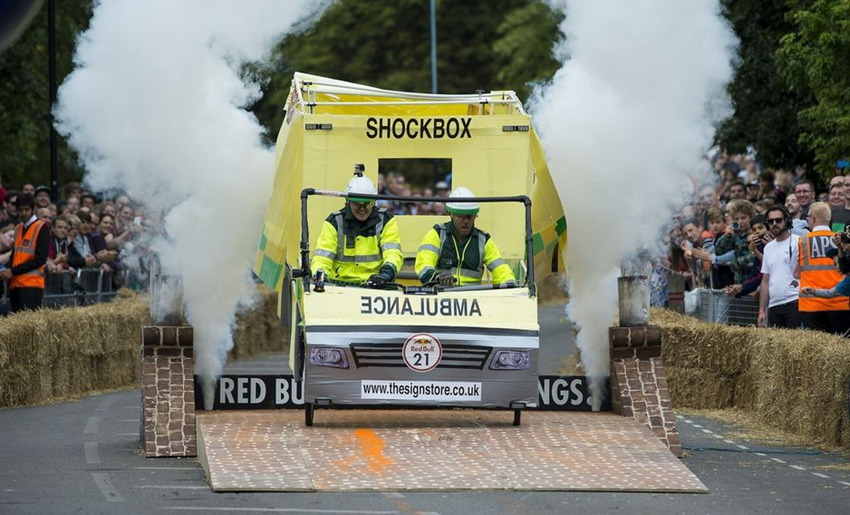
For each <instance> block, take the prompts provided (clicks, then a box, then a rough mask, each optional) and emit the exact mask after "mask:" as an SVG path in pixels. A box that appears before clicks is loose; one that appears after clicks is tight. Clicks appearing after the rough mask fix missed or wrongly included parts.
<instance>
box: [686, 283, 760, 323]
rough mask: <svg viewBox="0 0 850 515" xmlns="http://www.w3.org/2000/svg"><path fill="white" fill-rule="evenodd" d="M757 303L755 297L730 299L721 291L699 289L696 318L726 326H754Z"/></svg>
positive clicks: (756, 315)
mask: <svg viewBox="0 0 850 515" xmlns="http://www.w3.org/2000/svg"><path fill="white" fill-rule="evenodd" d="M758 315H759V302H758V299H757V298H755V297H750V296H748V295H747V296H744V297H737V298H736V297H730V296H729V295H726V294H725V293H723V290H713V289H711V288H701V289H700V290H699V307H698V309H697V312H696V316H697V318H699V319H700V320H705V321H706V322H716V323H718V324H726V325H743V326H747V325H756V322H757V321H758Z"/></svg>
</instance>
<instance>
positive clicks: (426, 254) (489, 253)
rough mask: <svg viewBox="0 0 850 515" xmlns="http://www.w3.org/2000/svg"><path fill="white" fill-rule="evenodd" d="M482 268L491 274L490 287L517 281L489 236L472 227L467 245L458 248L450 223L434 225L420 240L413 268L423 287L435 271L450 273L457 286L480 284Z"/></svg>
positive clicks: (482, 274)
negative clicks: (491, 283) (491, 282)
mask: <svg viewBox="0 0 850 515" xmlns="http://www.w3.org/2000/svg"><path fill="white" fill-rule="evenodd" d="M485 266H486V267H487V269H488V270H489V271H490V275H491V276H492V278H493V284H503V283H506V282H508V281H514V282H516V277H514V273H513V272H512V271H511V267H509V266H508V264H507V263H506V262H505V261H504V260H503V259H502V254H501V253H500V252H499V248H498V247H496V243H495V242H494V241H493V238H491V237H490V235H489V234H487V233H486V232H484V231H482V230H481V229H479V228H477V227H473V229H472V232H471V233H470V234H469V237H468V238H467V239H466V243H464V244H463V245H460V244H459V243H458V241H457V238H456V237H455V235H454V227H453V226H452V223H451V222H447V223H444V224H438V225H435V226H434V228H433V229H431V230H429V231H428V232H427V233H426V234H425V237H424V238H422V243H421V244H420V245H419V251H418V252H417V253H416V264H415V265H414V269H415V270H416V275H418V276H419V280H420V281H422V284H425V283H427V282H429V281H431V279H432V278H433V277H434V275H435V274H436V273H437V272H443V271H449V272H451V274H452V276H454V278H455V280H456V281H457V283H456V284H458V285H461V286H462V285H464V284H479V283H481V278H482V277H483V276H484V267H485Z"/></svg>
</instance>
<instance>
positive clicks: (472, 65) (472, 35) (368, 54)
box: [252, 0, 559, 140]
mask: <svg viewBox="0 0 850 515" xmlns="http://www.w3.org/2000/svg"><path fill="white" fill-rule="evenodd" d="M436 16H437V60H438V63H437V68H438V79H439V92H440V93H474V92H475V91H476V90H479V89H481V90H486V91H490V90H494V89H495V90H500V89H513V90H516V91H517V92H519V93H520V95H525V94H527V92H528V84H529V83H530V82H531V81H537V80H545V79H548V78H550V77H551V76H552V75H553V74H554V72H555V71H556V70H557V68H558V63H557V62H555V61H554V59H553V58H552V57H551V48H552V46H553V43H554V42H555V41H556V39H557V37H558V27H557V26H558V21H559V18H558V16H557V15H555V14H554V13H553V12H552V11H551V10H550V9H549V7H547V6H546V4H544V3H543V2H541V1H540V0H535V1H532V2H529V1H527V0H506V1H504V2H499V3H497V4H494V3H493V2H488V1H486V0H470V1H465V2H442V1H438V2H437V13H436ZM284 56H285V57H284ZM295 70H298V71H303V72H307V73H314V74H316V75H323V76H326V77H333V78H335V79H341V80H347V81H351V82H358V83H363V84H368V85H371V86H376V87H380V88H386V89H396V90H403V91H418V92H423V93H428V92H430V91H431V50H430V21H429V4H428V0H397V1H394V2H360V1H356V0H340V1H338V2H336V3H334V4H332V5H331V6H330V7H328V9H327V10H326V11H325V12H324V13H323V15H322V16H321V18H320V19H318V20H316V21H315V23H314V24H311V25H310V26H309V27H308V28H306V29H304V30H302V31H300V32H298V33H295V34H292V35H290V36H288V37H287V38H285V39H284V41H283V42H281V44H280V45H278V47H277V49H276V51H275V59H274V61H273V64H272V66H271V67H270V68H267V69H266V70H265V71H262V70H261V71H260V72H259V74H258V75H259V76H260V77H262V78H263V82H264V83H265V86H264V88H263V90H264V95H263V98H262V99H261V100H260V101H259V102H257V104H256V105H254V106H253V107H252V111H253V112H254V113H255V114H256V115H257V117H258V119H259V120H260V122H261V123H262V124H263V125H264V126H265V127H266V128H268V129H269V135H268V136H269V138H270V140H271V139H273V138H274V135H275V134H276V132H277V129H278V128H279V127H280V124H281V121H282V115H283V113H282V110H281V108H282V106H283V105H284V103H285V101H286V95H287V93H288V92H289V84H290V81H291V80H292V74H293V72H294V71H295ZM255 71H256V70H255Z"/></svg>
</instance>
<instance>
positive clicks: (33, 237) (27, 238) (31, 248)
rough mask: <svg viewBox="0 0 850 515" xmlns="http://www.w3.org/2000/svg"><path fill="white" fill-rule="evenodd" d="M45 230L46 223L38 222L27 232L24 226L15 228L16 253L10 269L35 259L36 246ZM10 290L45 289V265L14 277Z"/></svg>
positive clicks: (20, 225)
mask: <svg viewBox="0 0 850 515" xmlns="http://www.w3.org/2000/svg"><path fill="white" fill-rule="evenodd" d="M43 228H44V222H42V221H41V220H36V221H35V222H33V223H32V224H30V226H29V227H27V229H26V230H24V224H23V223H21V224H18V226H17V227H15V251H14V253H13V254H14V255H13V258H12V263H11V265H10V268H12V269H14V268H15V267H16V266H20V265H23V264H24V263H26V262H28V261H32V260H34V259H35V245H36V242H37V241H38V236H39V235H40V234H41V230H42V229H43ZM9 288H42V289H43V288H44V265H41V266H40V267H38V268H36V269H34V270H30V271H29V272H26V273H23V274H18V275H13V276H12V279H11V281H9Z"/></svg>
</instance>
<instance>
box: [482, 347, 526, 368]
mask: <svg viewBox="0 0 850 515" xmlns="http://www.w3.org/2000/svg"><path fill="white" fill-rule="evenodd" d="M529 361H530V359H529V357H528V351H527V350H500V351H496V355H495V356H493V361H491V362H490V370H526V369H528V368H529Z"/></svg>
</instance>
